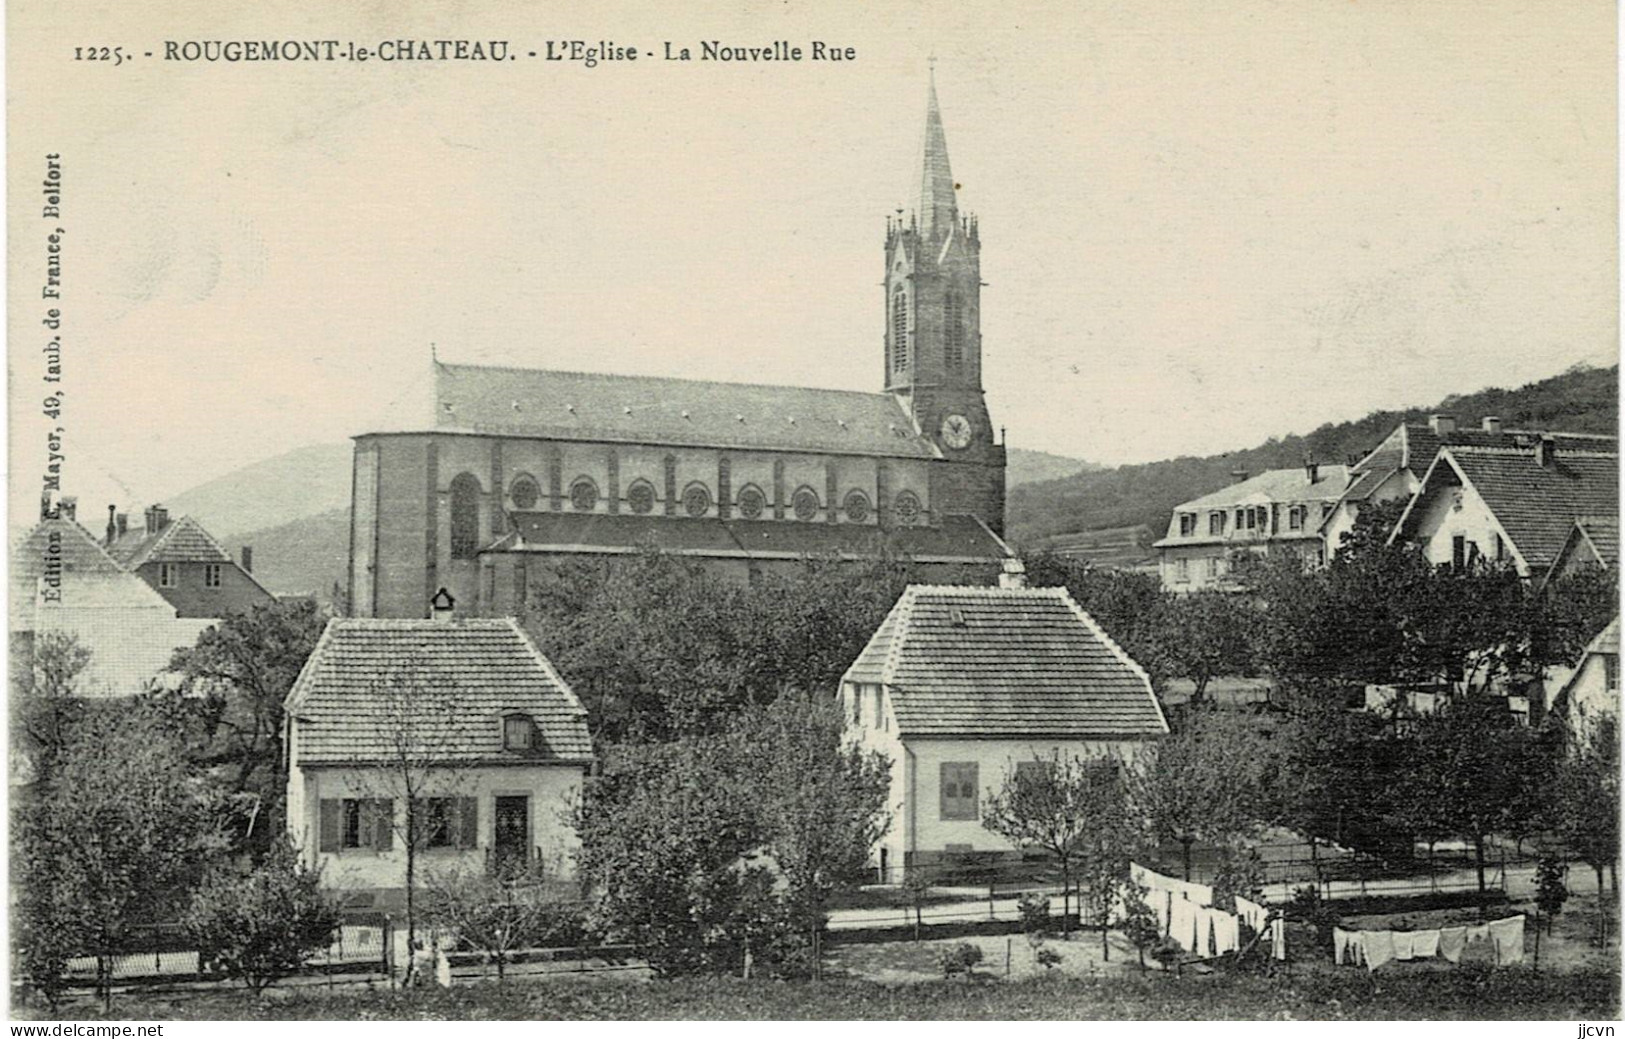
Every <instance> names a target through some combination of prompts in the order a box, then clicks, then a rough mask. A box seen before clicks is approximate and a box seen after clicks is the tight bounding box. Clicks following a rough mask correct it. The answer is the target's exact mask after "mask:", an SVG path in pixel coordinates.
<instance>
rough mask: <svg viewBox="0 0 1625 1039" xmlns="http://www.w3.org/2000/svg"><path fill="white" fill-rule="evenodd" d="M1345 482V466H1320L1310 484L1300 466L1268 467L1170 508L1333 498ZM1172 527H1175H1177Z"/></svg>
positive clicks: (1189, 508)
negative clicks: (1292, 467)
mask: <svg viewBox="0 0 1625 1039" xmlns="http://www.w3.org/2000/svg"><path fill="white" fill-rule="evenodd" d="M1348 483H1349V470H1348V466H1346V465H1323V466H1321V467H1320V470H1319V473H1318V478H1317V479H1316V480H1315V482H1314V483H1310V482H1309V473H1308V471H1307V470H1306V469H1305V468H1304V467H1303V466H1298V467H1297V468H1296V469H1269V470H1266V471H1264V472H1262V473H1259V474H1258V475H1257V476H1254V477H1252V478H1251V479H1248V480H1242V481H1240V482H1239V483H1233V484H1231V485H1230V486H1228V487H1224V488H1221V489H1219V490H1217V491H1214V492H1213V493H1212V494H1204V495H1203V496H1202V497H1200V498H1193V499H1191V500H1190V501H1187V502H1183V503H1181V504H1179V505H1176V506H1175V507H1174V508H1175V511H1176V512H1194V511H1196V510H1198V509H1219V508H1224V507H1226V506H1233V505H1251V504H1257V503H1258V502H1293V501H1336V500H1337V499H1338V496H1339V495H1341V494H1342V493H1343V490H1344V488H1346V487H1347V486H1348ZM1176 523H1177V521H1176ZM1174 529H1175V530H1178V527H1177V526H1176V527H1175V528H1174Z"/></svg>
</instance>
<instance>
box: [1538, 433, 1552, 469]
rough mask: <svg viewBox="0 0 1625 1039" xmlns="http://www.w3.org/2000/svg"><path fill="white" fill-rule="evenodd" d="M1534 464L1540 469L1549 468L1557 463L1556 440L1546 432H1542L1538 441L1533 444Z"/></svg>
mask: <svg viewBox="0 0 1625 1039" xmlns="http://www.w3.org/2000/svg"><path fill="white" fill-rule="evenodd" d="M1535 464H1536V465H1538V466H1540V467H1541V468H1542V469H1550V468H1551V467H1552V466H1554V465H1556V464H1557V441H1556V440H1554V439H1553V438H1552V437H1551V436H1549V435H1548V434H1545V433H1542V434H1541V437H1540V441H1539V442H1538V443H1536V444H1535Z"/></svg>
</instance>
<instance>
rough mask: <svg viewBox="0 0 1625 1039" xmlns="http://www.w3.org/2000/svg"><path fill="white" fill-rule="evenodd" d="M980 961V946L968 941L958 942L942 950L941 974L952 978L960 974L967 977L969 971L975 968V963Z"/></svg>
mask: <svg viewBox="0 0 1625 1039" xmlns="http://www.w3.org/2000/svg"><path fill="white" fill-rule="evenodd" d="M981 962H982V950H981V947H980V946H976V945H972V944H971V943H970V942H960V943H959V944H958V945H954V946H951V947H949V948H947V949H944V950H942V976H943V977H945V978H952V977H955V976H956V975H961V974H962V975H965V976H966V977H969V976H970V974H971V972H972V971H973V970H975V969H976V965H977V964H978V963H981Z"/></svg>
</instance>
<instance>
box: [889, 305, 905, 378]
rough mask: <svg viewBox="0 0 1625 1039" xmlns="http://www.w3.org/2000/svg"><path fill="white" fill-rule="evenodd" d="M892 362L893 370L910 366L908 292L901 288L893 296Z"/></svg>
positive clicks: (900, 369)
mask: <svg viewBox="0 0 1625 1039" xmlns="http://www.w3.org/2000/svg"><path fill="white" fill-rule="evenodd" d="M891 341H892V355H891V364H892V370H893V371H899V372H900V371H902V370H903V369H905V368H907V367H908V293H906V292H904V291H903V290H902V289H901V288H899V289H898V290H897V291H896V292H895V293H894V294H893V295H892V298H891Z"/></svg>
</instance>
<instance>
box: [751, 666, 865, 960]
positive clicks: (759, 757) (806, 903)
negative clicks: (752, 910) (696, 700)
mask: <svg viewBox="0 0 1625 1039" xmlns="http://www.w3.org/2000/svg"><path fill="white" fill-rule="evenodd" d="M735 740H736V741H737V742H738V743H739V745H740V749H741V751H742V752H743V753H744V754H746V755H749V760H751V761H754V762H757V763H759V765H760V766H761V776H760V780H759V784H758V790H759V791H760V792H761V794H762V796H761V798H760V807H759V809H758V812H759V814H758V823H759V825H760V826H761V828H762V833H763V836H764V838H765V840H766V845H767V849H768V851H769V853H770V854H771V855H772V858H773V861H774V863H775V865H776V866H777V868H778V871H779V873H780V874H781V875H782V876H783V878H784V881H785V884H786V892H785V902H786V905H787V907H788V909H789V912H790V915H791V918H792V919H793V920H794V921H795V922H796V924H797V926H799V927H800V928H802V929H804V931H805V933H807V934H808V935H810V936H811V938H812V941H811V945H812V952H813V961H812V969H813V972H814V974H815V975H816V974H817V972H818V970H819V962H818V950H819V948H820V947H821V945H820V943H821V936H822V934H823V931H824V927H825V924H826V922H827V919H826V917H827V913H826V911H825V907H826V906H827V905H828V902H829V897H830V895H831V894H833V893H834V892H835V890H837V889H838V888H841V887H849V886H855V885H857V884H858V883H861V882H862V878H863V876H864V875H865V874H866V873H867V872H868V861H869V856H870V853H871V851H872V850H873V848H874V846H875V843H876V842H877V841H879V840H880V837H881V835H882V834H884V833H885V831H886V827H887V824H888V822H889V816H888V813H887V811H886V801H887V798H888V796H889V795H890V793H891V767H890V763H889V762H888V761H887V760H886V757H885V755H883V754H881V753H879V752H877V751H866V750H863V749H862V748H861V747H859V746H857V745H856V744H854V743H852V742H851V741H849V740H847V739H846V736H845V727H844V720H843V719H842V717H841V713H840V708H839V706H838V705H837V703H836V702H835V701H834V700H832V699H830V698H828V697H819V698H817V699H802V698H800V697H798V696H793V695H787V696H784V697H781V698H780V699H778V700H777V701H775V702H774V703H772V704H770V705H768V706H767V707H764V708H761V709H759V710H757V711H753V712H750V713H748V714H746V715H745V717H744V718H743V719H742V724H741V726H740V728H739V733H738V736H736V737H735Z"/></svg>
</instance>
